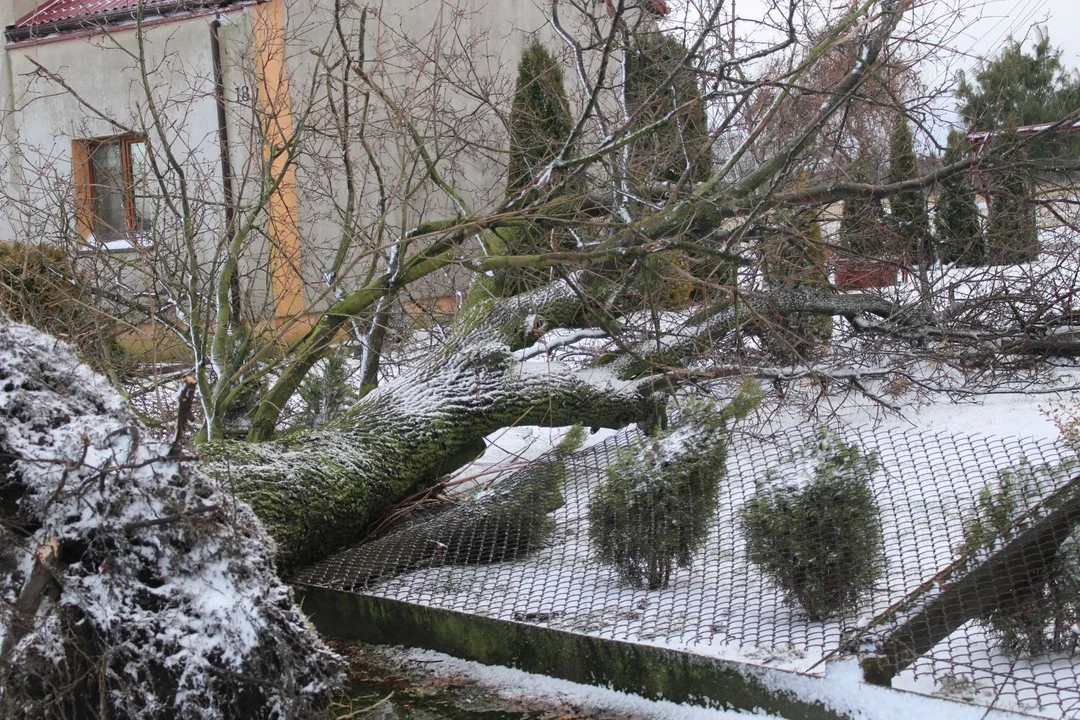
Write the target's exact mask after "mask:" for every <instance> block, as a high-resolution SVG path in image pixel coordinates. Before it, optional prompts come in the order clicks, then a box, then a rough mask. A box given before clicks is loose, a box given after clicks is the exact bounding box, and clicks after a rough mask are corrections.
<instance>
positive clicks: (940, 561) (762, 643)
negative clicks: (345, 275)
mask: <svg viewBox="0 0 1080 720" xmlns="http://www.w3.org/2000/svg"><path fill="white" fill-rule="evenodd" d="M644 440H645V438H644V436H643V435H642V434H641V433H640V432H638V431H637V430H634V429H630V430H627V431H624V432H621V433H618V434H616V435H614V436H612V437H609V438H608V439H606V440H605V441H603V442H601V443H599V444H597V445H594V446H592V447H588V448H587V449H584V450H580V451H578V452H576V453H573V454H569V455H567V456H565V457H564V456H562V455H560V453H559V452H558V451H553V452H552V453H549V454H548V455H545V456H544V457H542V458H541V459H540V460H537V461H535V462H532V463H530V464H529V465H528V466H527V467H525V468H524V469H522V470H519V471H516V472H513V473H508V474H504V475H503V476H502V477H501V478H499V479H498V480H497V481H493V482H489V483H486V484H479V483H478V484H477V485H476V486H474V487H472V489H471V490H470V492H467V493H461V494H458V495H456V496H454V497H453V498H452V499H451V500H450V501H448V502H446V503H437V504H436V509H434V510H431V509H428V510H423V511H417V512H415V513H412V514H411V515H410V516H409V517H408V519H407V520H405V521H403V522H401V523H399V524H397V525H395V526H393V527H392V528H391V529H390V530H388V531H387V532H385V533H384V534H383V535H382V536H381V537H379V538H378V539H376V540H374V541H371V542H368V543H366V544H363V545H360V546H358V547H354V548H351V549H348V550H345V551H343V552H341V553H339V554H337V555H335V556H333V557H331V558H329V559H327V560H326V561H324V562H322V563H320V564H319V565H317V566H315V567H312V568H310V569H308V570H307V571H305V572H304V573H303V574H302V575H301V576H300V577H299V578H297V580H298V581H299V582H300V583H302V584H310V585H318V586H323V587H331V588H336V589H340V590H346V591H355V592H359V593H365V594H369V595H374V596H379V597H388V598H394V599H398V600H404V601H407V602H411V603H418V604H422V605H427V606H433V607H438V608H444V609H451V610H457V611H462V612H466V613H472V614H477V615H482V616H486V617H491V618H497V619H504V620H515V621H519V622H525V623H533V624H537V625H542V626H546V627H551V628H558V629H563V630H569V631H574V632H579V633H588V634H594V635H597V636H601V637H604V638H611V639H617V640H626V641H631V642H640V643H648V644H654V645H661V646H664V647H669V648H676V649H681V650H687V651H690V652H694V653H698V654H702V655H707V656H710V657H716V658H722V659H729V660H736V661H744V662H749V663H756V664H764V665H768V666H770V667H778V668H782V669H786V670H791V671H795V672H802V673H810V674H822V673H824V670H825V660H827V659H829V658H830V657H834V656H837V655H842V654H845V653H850V652H853V651H856V650H858V651H859V652H863V653H865V652H868V651H871V650H873V651H877V650H880V649H881V647H886V646H888V643H889V642H894V641H895V642H906V643H907V645H905V647H906V648H907V649H908V650H911V649H912V648H916V651H917V646H918V643H919V642H922V643H924V644H926V647H927V648H928V649H926V650H925V652H918V651H917V655H916V656H913V657H909V658H908V659H907V660H901V661H899V662H896V663H893V664H892V665H891V666H890V667H891V671H890V672H889V673H887V675H886V677H885V682H886V683H888V682H890V681H891V684H892V685H893V686H894V687H901V688H906V689H911V690H915V691H918V692H925V693H936V694H942V695H946V696H949V697H952V698H955V699H963V700H968V701H974V702H978V703H982V704H986V705H993V706H994V707H998V708H1002V709H1017V710H1023V711H1025V712H1033V713H1035V714H1040V715H1046V716H1050V717H1062V716H1065V717H1071V716H1073V715H1075V714H1077V713H1080V656H1077V655H1075V654H1074V652H1073V651H1074V650H1075V645H1076V642H1075V639H1076V637H1077V633H1080V626H1078V625H1077V622H1080V550H1078V549H1077V547H1074V543H1073V541H1072V539H1071V537H1070V538H1066V537H1065V536H1067V535H1068V534H1069V532H1070V531H1071V524H1072V522H1074V521H1075V520H1076V519H1078V517H1077V516H1074V515H1068V516H1067V517H1064V519H1062V517H1061V512H1065V511H1067V510H1069V508H1065V510H1061V508H1062V503H1063V502H1064V500H1063V498H1065V499H1068V497H1071V495H1069V492H1070V490H1071V488H1072V482H1071V481H1072V478H1073V476H1075V475H1076V474H1077V470H1076V467H1075V462H1074V454H1073V453H1072V451H1070V450H1069V449H1068V448H1065V447H1063V446H1060V445H1056V444H1054V443H1051V442H1047V441H1033V440H1018V439H1001V438H994V437H984V436H940V435H935V434H931V433H925V432H898V431H895V430H879V431H856V430H851V429H844V430H836V431H832V432H824V431H822V430H821V429H820V428H814V427H806V428H795V429H785V430H779V431H775V432H763V431H760V430H751V429H747V428H738V427H737V428H735V429H733V430H732V431H731V432H730V433H728V436H727V455H726V460H725V461H724V464H725V465H726V472H724V473H723V475H722V477H721V479H720V482H719V483H718V485H716V486H715V488H714V490H715V492H712V491H710V490H708V489H707V488H703V489H701V490H700V492H699V491H695V492H694V493H691V494H690V495H687V494H685V493H684V494H683V495H681V496H679V497H678V498H677V500H678V503H679V504H680V508H681V509H682V510H685V511H686V513H687V514H686V515H685V516H684V515H677V516H674V517H671V516H666V515H664V512H665V511H664V510H662V509H657V508H662V507H664V503H665V502H667V503H668V505H667V506H666V507H668V508H669V509H668V511H666V512H669V515H670V505H671V497H667V499H666V500H664V499H663V498H662V497H661V499H660V500H657V497H660V496H657V495H656V494H655V493H653V494H652V495H647V497H648V498H651V500H649V502H652V503H653V506H651V509H648V510H646V511H645V514H642V513H641V512H640V508H638V513H637V514H636V515H635V514H634V513H632V512H627V513H623V514H622V515H620V514H619V513H615V514H614V515H612V514H611V513H608V515H607V516H605V515H604V513H603V512H602V510H603V508H604V507H608V506H610V505H611V503H612V502H616V504H617V502H623V503H624V504H625V503H626V502H627V500H626V497H625V493H624V494H623V495H619V494H618V493H613V491H612V490H611V488H612V487H615V485H614V484H613V483H614V480H613V477H612V471H611V469H612V468H615V469H616V471H617V472H621V469H625V468H626V467H627V465H626V464H627V462H628V458H631V456H633V455H634V454H635V453H637V454H638V455H640V454H641V453H642V452H644V453H646V454H648V453H649V452H652V450H650V447H651V446H650V445H649V443H648V442H644ZM643 448H644V450H643ZM655 449H656V448H655V447H653V450H655ZM664 462H666V461H664ZM657 467H658V468H661V469H660V470H658V473H659V474H661V475H662V474H663V473H665V472H667V470H666V469H664V468H666V467H667V466H666V465H664V463H663V462H661V463H660V464H659V465H657ZM718 468H719V463H718V464H717V468H715V469H714V471H713V473H712V475H713V476H714V477H719V476H720V472H719V469H718ZM605 488H607V489H605ZM653 490H655V488H653ZM650 492H652V490H650ZM663 492H666V491H662V492H661V496H662V495H663ZM613 497H614V498H615V500H614V501H613ZM694 498H697V499H698V500H699V501H700V500H701V499H702V498H704V499H705V506H704V507H699V508H694V507H692V506H693V505H694V503H695V500H694ZM640 499H641V497H640V496H639V497H638V500H639V501H640ZM1070 507H1071V506H1070ZM1032 508H1035V510H1034V511H1033V510H1032ZM1059 510H1061V512H1059ZM1070 512H1071V511H1070ZM702 516H703V517H705V521H706V524H705V525H703V526H702V527H703V528H706V529H705V530H703V534H701V535H699V536H696V538H697V539H696V540H694V539H691V541H688V543H683V545H685V546H687V547H683V546H677V547H675V549H672V550H670V552H669V555H668V561H667V562H666V564H665V563H664V561H663V559H662V558H661V559H660V560H659V561H658V562H659V566H660V567H662V568H663V569H664V571H663V572H655V570H656V567H657V566H654V565H651V564H650V563H652V562H653V559H652V558H651V557H650V556H649V554H648V549H647V548H646V549H645V551H644V553H645V554H644V555H642V554H641V553H642V552H643V551H642V550H641V545H642V543H641V542H638V543H637V544H636V545H634V544H631V545H626V544H625V543H623V544H621V545H620V544H619V542H621V540H619V538H631V539H636V540H638V541H640V540H642V539H644V540H646V541H648V542H654V541H655V542H656V544H657V545H663V544H665V543H666V542H667V541H666V540H665V539H664V538H670V537H676V536H677V537H680V538H681V537H682V535H681V534H680V533H683V532H684V528H685V526H686V525H687V523H688V522H689V523H692V522H694V520H693V518H694V517H698V518H699V519H700V517H702ZM688 517H689V518H690V519H689V520H688ZM605 518H606V520H605ZM612 518H614V519H615V521H616V522H615V525H614V527H613V526H612V523H611V519H612ZM620 518H622V519H623V520H624V521H625V526H619V525H618V521H619V519H620ZM605 522H606V524H605ZM1046 523H1056V525H1055V527H1056V530H1053V532H1051V533H1050V536H1052V537H1053V538H1054V540H1053V542H1050V543H1049V544H1048V543H1047V542H1046V540H1045V537H1043V540H1042V541H1041V544H1038V543H1036V545H1031V543H1028V546H1025V547H1027V550H1026V551H1024V552H1020V553H1019V554H1017V552H1013V551H1014V550H1015V549H1016V548H1015V546H1016V543H1015V542H1013V543H1012V544H1011V545H1010V542H1011V541H1012V540H1016V539H1017V538H1021V539H1022V538H1023V537H1029V536H1030V535H1031V533H1032V532H1041V530H1042V529H1043V525H1044V524H1046ZM1062 528H1064V531H1063V530H1062ZM658 529H659V531H660V534H657V530H658ZM704 533H707V534H704ZM1024 533H1027V535H1024ZM613 534H614V536H615V537H616V540H617V541H616V542H614V544H613V540H612V537H613ZM1044 535H1045V533H1044ZM648 542H646V543H645V545H647V544H648ZM1036 546H1037V547H1038V548H1041V550H1040V551H1038V552H1033V551H1032V550H1031V548H1032V547H1036ZM612 548H615V551H613V550H612ZM627 548H630V549H629V550H628V549H627ZM635 548H636V549H635ZM1010 548H1012V550H1010ZM620 552H621V553H622V554H620ZM634 552H637V553H638V555H634V554H633V553H634ZM1009 553H1012V554H1011V555H1010V554H1009ZM627 557H631V558H632V560H633V561H632V562H628V561H627ZM958 559H961V560H962V561H961V562H957V561H958ZM635 563H636V564H635ZM995 563H996V564H995ZM1018 563H1019V565H1020V566H1018ZM668 571H670V572H668ZM980 572H981V573H983V575H986V573H989V575H986V577H983V576H980V575H978V573H980ZM973 578H974V580H972V579H973ZM980 578H981V579H980ZM987 578H989V579H987ZM969 581H972V582H975V585H974V586H973V587H974V588H975V589H974V590H973V591H970V592H969V591H967V590H965V591H964V592H965V593H967V594H963V593H961V592H958V591H957V592H954V588H960V586H961V585H962V584H963V583H965V582H969ZM961 589H962V588H961ZM950 593H951V594H950ZM942 598H944V599H945V600H951V599H952V598H960V599H961V600H962V601H963V602H960V604H959V606H958V607H960V610H959V611H958V610H957V609H956V607H951V608H950V607H946V608H944V609H940V608H937V606H936V605H934V604H933V602H934V601H939V600H941V599H942ZM972 598H974V599H972ZM958 612H959V614H958ZM919 613H923V616H919ZM935 613H938V615H940V617H939V616H938V615H935ZM911 618H916V619H917V621H918V622H922V621H926V623H927V627H928V628H932V630H928V631H926V632H923V631H921V630H920V631H919V632H916V633H915V635H917V636H918V640H917V641H914V640H910V638H909V639H908V640H903V638H901V641H896V637H897V636H896V632H897V628H900V629H901V630H902V631H904V632H906V631H908V630H909V629H910V628H909V627H907V626H906V625H905V623H908V621H909V620H910V619H911ZM927 618H929V620H927ZM935 632H936V633H938V635H934V633H935ZM902 634H903V633H902V632H901V635H902ZM939 636H940V637H939ZM904 637H907V636H904ZM895 642H894V644H895ZM882 652H884V653H885V654H886V655H888V652H887V651H882ZM902 654H903V653H901V655H902ZM864 667H865V666H864Z"/></svg>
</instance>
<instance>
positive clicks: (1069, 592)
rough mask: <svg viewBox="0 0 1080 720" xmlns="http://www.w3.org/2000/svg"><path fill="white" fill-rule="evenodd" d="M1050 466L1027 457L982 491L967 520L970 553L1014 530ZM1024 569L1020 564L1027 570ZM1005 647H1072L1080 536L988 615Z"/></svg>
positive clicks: (1030, 652) (1078, 602) (1017, 651)
mask: <svg viewBox="0 0 1080 720" xmlns="http://www.w3.org/2000/svg"><path fill="white" fill-rule="evenodd" d="M1045 471H1046V468H1045V467H1039V466H1033V465H1031V464H1030V463H1028V462H1026V461H1025V462H1022V463H1020V465H1019V466H1018V467H1017V468H1016V469H1015V470H1007V471H1005V472H1002V473H1001V474H1000V476H999V477H998V483H997V485H996V486H993V485H987V486H985V487H984V488H983V489H982V491H981V492H980V493H979V498H978V502H977V504H976V507H975V509H974V510H973V511H972V512H971V513H970V514H969V515H968V516H967V517H966V518H965V521H964V544H963V546H962V547H961V548H960V551H961V552H962V553H964V554H966V555H972V554H975V553H978V552H980V551H982V550H984V549H986V548H991V547H993V546H994V545H995V544H997V542H998V541H999V539H1001V538H1002V537H1005V536H1006V535H1008V534H1009V533H1010V532H1012V531H1013V530H1014V529H1015V527H1016V524H1017V522H1018V520H1020V517H1021V516H1022V515H1023V514H1024V513H1025V512H1027V510H1028V509H1029V508H1031V507H1032V506H1033V505H1035V504H1036V503H1037V502H1038V501H1039V496H1040V494H1041V493H1040V491H1039V484H1040V483H1039V477H1038V476H1039V475H1040V474H1042V473H1044V472H1045ZM1023 574H1024V573H1023V569H1017V576H1018V577H1020V576H1022V575H1023ZM981 619H982V621H983V623H985V625H986V626H987V628H988V629H989V630H990V633H991V634H992V635H993V636H994V637H996V638H997V640H998V642H999V643H1000V644H1001V647H1002V649H1004V650H1005V651H1006V652H1007V653H1010V654H1013V655H1023V656H1034V655H1042V654H1044V653H1047V652H1061V651H1066V650H1072V649H1073V648H1074V647H1075V644H1076V633H1075V632H1074V631H1073V630H1072V628H1073V627H1076V625H1077V623H1078V622H1080V537H1078V535H1077V533H1076V532H1073V533H1072V534H1071V535H1069V536H1068V537H1067V538H1066V539H1065V541H1064V542H1063V543H1062V544H1061V546H1060V547H1059V548H1058V550H1057V554H1056V555H1055V556H1054V559H1053V561H1051V562H1050V563H1049V566H1048V567H1046V568H1045V570H1043V571H1041V572H1033V573H1032V582H1030V583H1022V584H1018V585H1017V587H1016V588H1014V589H1013V590H1012V591H1011V592H1010V593H1009V594H1008V595H1007V597H1006V598H1005V601H1004V602H1002V603H1000V604H999V605H998V606H997V607H996V608H994V609H993V610H992V611H990V612H989V613H987V614H985V615H984V616H983V617H982V618H981Z"/></svg>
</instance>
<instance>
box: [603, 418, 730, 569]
mask: <svg viewBox="0 0 1080 720" xmlns="http://www.w3.org/2000/svg"><path fill="white" fill-rule="evenodd" d="M725 418H726V415H725V414H724V413H721V412H719V411H717V410H716V408H715V407H714V406H713V405H712V404H711V403H707V402H703V401H700V400H696V399H694V398H687V399H686V400H685V401H684V403H683V407H682V409H681V410H680V412H679V414H678V416H677V417H676V418H675V420H674V421H673V422H672V425H671V427H669V428H668V429H666V430H659V429H658V430H656V431H655V432H654V433H653V434H652V435H651V436H650V435H643V436H641V437H640V438H639V439H638V440H637V441H636V442H635V444H634V445H633V446H632V447H629V448H626V449H625V450H623V451H622V452H621V453H620V454H619V456H618V457H617V458H616V459H615V461H614V462H613V463H612V464H611V465H610V466H609V467H608V471H607V475H608V477H607V481H606V482H605V483H604V484H602V485H601V486H600V487H599V488H598V489H597V491H596V495H595V496H594V497H593V500H592V504H591V506H590V508H589V537H590V538H591V540H592V544H593V547H594V548H595V550H596V552H597V555H598V556H599V558H600V560H601V561H602V562H605V563H609V564H611V565H614V566H615V567H617V568H618V570H619V573H620V575H622V577H623V578H624V579H625V580H626V581H627V582H630V583H632V584H635V585H640V584H645V585H647V586H648V587H649V588H651V589H656V588H662V587H667V585H668V582H669V581H670V579H671V571H672V568H673V567H674V566H676V565H678V566H679V567H688V566H689V565H690V562H691V558H692V555H693V552H694V551H695V550H696V549H697V548H698V547H699V546H700V545H701V543H702V542H704V541H705V538H706V536H707V535H708V531H709V523H710V521H711V520H712V519H713V517H714V516H715V514H716V495H717V492H718V490H719V485H720V480H721V478H722V477H723V476H724V458H725V456H726V455H727V447H726V443H725V435H726V433H725Z"/></svg>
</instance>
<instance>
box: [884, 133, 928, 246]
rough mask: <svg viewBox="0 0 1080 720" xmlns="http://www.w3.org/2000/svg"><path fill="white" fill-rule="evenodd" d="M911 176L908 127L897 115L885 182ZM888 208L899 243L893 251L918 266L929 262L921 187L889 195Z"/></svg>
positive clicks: (915, 170) (912, 148)
mask: <svg viewBox="0 0 1080 720" xmlns="http://www.w3.org/2000/svg"><path fill="white" fill-rule="evenodd" d="M915 177H918V168H917V167H916V159H915V146H914V140H913V138H912V136H911V128H910V127H909V126H908V121H907V118H906V117H904V116H903V115H897V116H896V120H895V122H894V123H893V130H892V137H891V141H890V153H889V182H891V183H898V182H903V181H904V180H911V179H912V178H915ZM891 207H892V220H893V223H894V226H895V230H896V233H897V236H898V239H899V245H900V247H898V248H897V250H898V251H900V252H901V253H902V254H903V255H904V256H906V257H907V258H908V259H909V260H911V261H914V262H916V263H918V264H919V265H925V264H929V263H932V262H933V261H934V249H933V246H932V243H931V239H932V237H931V235H930V216H929V215H928V214H927V212H926V194H925V193H924V192H923V191H922V190H909V191H907V192H902V193H898V194H897V195H896V196H895V197H893V199H892V202H891Z"/></svg>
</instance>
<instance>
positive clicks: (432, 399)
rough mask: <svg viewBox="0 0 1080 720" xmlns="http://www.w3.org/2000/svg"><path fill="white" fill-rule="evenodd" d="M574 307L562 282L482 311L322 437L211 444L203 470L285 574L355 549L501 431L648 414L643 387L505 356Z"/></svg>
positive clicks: (616, 422)
mask: <svg viewBox="0 0 1080 720" xmlns="http://www.w3.org/2000/svg"><path fill="white" fill-rule="evenodd" d="M575 306H576V307H580V301H579V300H577V297H576V295H574V293H573V292H571V291H570V289H569V288H568V287H567V286H566V285H565V283H555V284H554V285H553V286H551V287H548V288H544V289H541V290H539V291H536V292H534V293H530V294H529V295H527V296H522V297H516V298H510V299H506V300H501V301H499V302H489V303H486V304H481V306H479V307H477V308H474V309H473V311H472V312H469V313H466V314H465V316H464V317H462V318H460V319H459V321H458V324H457V329H458V331H457V333H456V335H455V337H454V339H452V340H451V341H450V342H449V343H448V345H447V346H445V347H443V348H441V349H440V350H438V351H437V352H435V353H433V354H432V355H431V356H430V357H429V358H427V360H426V361H425V362H423V363H422V364H421V365H420V366H419V367H417V368H415V369H411V370H408V371H406V372H404V373H403V374H402V375H400V376H399V377H398V378H396V379H395V380H393V381H391V382H389V383H387V384H385V385H382V386H380V387H378V388H376V389H375V390H373V391H371V392H370V393H368V394H367V395H365V396H364V398H363V399H362V400H361V401H360V402H359V403H358V404H357V405H356V406H355V407H353V408H352V409H351V410H350V411H349V412H347V413H345V414H344V415H343V416H341V417H339V418H338V419H336V420H335V421H334V422H333V423H332V424H331V425H330V426H329V427H327V428H324V429H319V430H316V431H311V432H300V433H295V434H292V435H289V436H286V437H283V438H281V439H278V440H273V441H270V442H265V443H246V442H224V443H219V444H214V445H211V446H209V447H207V448H205V449H204V451H203V453H204V457H205V458H206V460H207V463H208V467H209V468H210V469H211V470H212V471H213V472H215V473H216V474H217V475H218V476H219V477H221V478H223V480H224V481H225V482H227V483H228V485H229V487H230V488H232V489H233V490H234V492H235V493H236V494H237V496H238V497H240V498H242V499H243V500H245V501H247V502H249V503H250V504H251V506H252V507H253V508H254V510H255V513H256V514H257V515H258V516H259V518H260V519H261V520H262V521H263V522H264V523H266V524H267V526H268V528H269V530H270V532H271V534H272V535H273V536H274V539H275V540H276V541H277V542H278V547H279V557H278V563H279V569H280V570H282V571H283V572H288V571H289V570H291V569H293V568H295V567H297V566H298V565H302V564H305V563H308V562H311V561H312V560H316V559H320V558H322V557H324V556H326V555H327V554H328V553H330V552H331V551H333V550H335V549H337V548H339V547H341V546H343V545H345V544H348V543H350V542H355V541H357V540H359V539H361V538H362V537H363V536H364V535H365V533H366V530H367V528H368V527H369V526H370V524H371V523H372V522H373V521H374V520H376V519H378V517H379V515H380V514H381V513H382V512H383V511H385V510H386V509H387V508H388V507H389V506H390V505H392V504H393V503H395V502H397V501H399V500H401V499H402V498H403V497H406V496H407V495H409V494H410V493H412V492H414V491H416V490H419V489H421V488H422V487H424V486H426V485H430V484H433V483H434V482H436V481H437V480H438V478H439V477H440V476H441V475H443V474H445V473H448V472H451V471H453V470H456V469H457V468H459V467H461V466H462V465H463V464H465V463H467V462H469V461H471V460H472V459H474V458H475V457H477V456H478V455H479V454H480V453H482V452H483V449H484V436H486V435H487V434H489V433H491V432H493V431H495V430H498V429H499V428H502V427H506V426H509V425H515V424H526V425H529V424H532V425H555V426H557V425H572V424H575V423H579V422H584V423H588V424H589V425H591V426H593V427H611V428H620V427H623V426H625V425H628V424H630V423H632V422H637V421H640V420H645V419H647V418H649V417H651V416H652V415H654V414H655V413H656V406H655V404H654V401H653V399H652V398H651V396H650V395H649V388H648V384H647V383H646V382H645V381H624V380H621V379H619V378H618V377H617V376H616V374H615V373H613V372H612V371H611V370H609V369H607V368H585V369H576V368H572V367H570V366H568V365H565V364H563V363H559V362H555V361H550V360H546V359H540V360H534V361H529V360H521V359H520V357H521V355H520V354H519V353H517V352H516V351H514V350H512V348H513V347H518V346H520V345H522V344H525V340H524V338H526V337H528V336H535V334H536V332H537V331H538V330H539V329H540V327H542V326H544V325H545V324H546V323H547V322H549V320H548V318H552V319H554V318H559V321H560V322H564V321H565V320H566V319H567V318H568V317H570V316H571V315H573V310H572V308H573V307H575ZM545 312H546V313H547V314H543V313H545Z"/></svg>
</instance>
